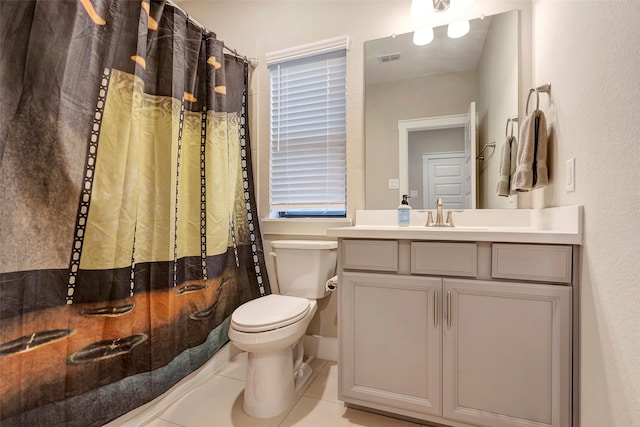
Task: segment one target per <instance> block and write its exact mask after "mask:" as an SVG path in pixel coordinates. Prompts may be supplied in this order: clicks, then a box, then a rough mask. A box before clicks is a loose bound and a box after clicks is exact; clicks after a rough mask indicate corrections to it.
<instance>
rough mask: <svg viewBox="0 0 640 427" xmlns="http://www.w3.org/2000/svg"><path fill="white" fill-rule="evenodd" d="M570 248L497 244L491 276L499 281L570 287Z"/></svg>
mask: <svg viewBox="0 0 640 427" xmlns="http://www.w3.org/2000/svg"><path fill="white" fill-rule="evenodd" d="M571 249H572V248H571V246H561V245H520V244H507V243H494V244H493V250H492V265H491V275H492V276H493V277H494V278H498V279H516V280H535V281H538V282H552V283H571V261H572V260H571V257H572V255H571Z"/></svg>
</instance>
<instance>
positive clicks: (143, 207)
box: [0, 0, 270, 427]
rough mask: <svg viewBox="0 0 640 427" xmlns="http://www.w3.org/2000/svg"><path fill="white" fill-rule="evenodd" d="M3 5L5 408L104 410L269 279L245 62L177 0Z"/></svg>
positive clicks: (1, 409) (1, 352)
mask: <svg viewBox="0 0 640 427" xmlns="http://www.w3.org/2000/svg"><path fill="white" fill-rule="evenodd" d="M0 8H1V9H0V61H1V62H0V108H1V110H0V189H1V190H0V191H1V192H2V199H1V201H0V425H2V426H3V427H9V426H29V427H32V426H62V425H64V426H99V425H103V424H105V423H106V422H108V421H110V420H113V419H115V418H117V417H118V416H120V415H122V414H123V413H125V412H128V411H130V410H131V409H133V408H135V407H138V406H140V405H142V404H144V403H145V402H148V401H150V400H151V399H153V398H155V397H157V396H159V395H160V394H162V393H163V392H165V391H166V390H167V389H169V388H170V387H171V386H172V385H174V384H176V383H177V382H178V381H179V380H180V379H182V378H184V377H185V376H186V375H188V374H189V373H191V372H193V371H194V370H196V369H197V368H198V367H200V366H202V365H203V364H204V363H205V362H206V361H207V360H208V359H209V358H211V357H212V356H213V355H214V354H215V353H216V352H217V351H218V350H219V349H220V348H221V347H222V346H223V345H224V344H225V343H227V342H228V337H227V330H228V324H229V319H230V315H231V313H232V312H233V310H234V309H235V308H236V307H238V306H239V305H240V304H242V303H244V302H246V301H248V300H251V299H254V298H257V297H260V296H262V295H265V294H268V293H269V292H270V289H269V283H268V279H267V276H266V269H265V265H264V256H263V251H262V243H261V240H260V231H259V227H258V220H257V215H256V204H255V198H254V188H253V182H252V171H251V158H250V153H251V148H250V146H249V132H248V117H247V110H248V109H247V86H248V67H247V64H246V61H244V60H242V59H240V58H238V57H236V55H232V54H230V53H226V54H225V51H224V49H225V48H224V43H223V42H222V41H219V40H218V39H217V38H216V35H215V34H213V33H212V32H210V31H207V30H205V29H203V28H201V27H200V26H198V25H197V24H195V23H193V22H192V21H191V20H189V19H188V17H187V16H186V15H185V13H184V12H182V11H181V10H180V9H178V8H177V7H174V6H173V5H172V4H165V2H164V1H157V0H151V1H149V0H141V1H138V0H135V1H134V0H58V1H50V0H40V1H37V0H31V1H29V0H21V1H2V2H0Z"/></svg>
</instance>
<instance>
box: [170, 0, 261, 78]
mask: <svg viewBox="0 0 640 427" xmlns="http://www.w3.org/2000/svg"><path fill="white" fill-rule="evenodd" d="M167 3H168V4H170V5H171V6H173V7H175V8H176V9H178V10H180V11H182V13H184V14H185V15H186V17H187V20H189V21H191V23H192V24H194V25H197V26H198V27H200V28H202V29H203V30H207V31H208V29H207V27H205V26H204V25H202V24H201V23H199V22H198V21H196V20H195V19H194V18H193V17H191V16H190V15H189V14H188V13H187V12H185V11H184V10H183V9H182V8H181V7H180V6H178V5H177V4H175V3H174V2H173V1H171V0H167ZM222 45H223V46H224V48H225V49H227V50H228V51H229V52H231V53H232V54H234V55H235V56H236V57H237V58H240V59H242V60H243V61H244V62H246V63H247V64H249V66H250V67H251V68H256V67H257V66H258V60H257V59H256V58H247V57H246V56H245V55H241V54H239V53H238V51H237V50H235V49H233V48H231V47H229V46H227V44H226V43H225V42H222Z"/></svg>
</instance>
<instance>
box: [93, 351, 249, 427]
mask: <svg viewBox="0 0 640 427" xmlns="http://www.w3.org/2000/svg"><path fill="white" fill-rule="evenodd" d="M240 353H242V351H240V350H239V349H238V348H237V347H236V346H235V345H233V344H232V343H230V342H229V343H227V344H225V345H224V346H223V347H222V348H221V349H220V350H218V352H217V353H216V354H215V355H214V356H213V357H212V358H211V359H209V360H208V361H207V363H205V364H204V365H202V366H201V367H200V368H199V369H198V370H196V371H193V372H192V373H191V374H189V375H187V376H186V377H184V378H183V379H182V380H181V381H180V382H178V383H177V384H176V385H174V386H173V387H171V388H170V389H169V390H167V391H166V392H164V393H163V394H161V395H160V396H158V397H156V398H155V399H153V400H152V401H150V402H147V403H145V404H144V405H142V406H140V407H138V408H136V409H134V410H133V411H130V412H127V413H126V414H124V415H122V416H121V417H119V418H116V419H115V420H113V421H111V422H110V423H107V424H105V425H104V426H103V427H138V426H142V425H145V424H147V423H148V422H150V421H151V420H153V419H154V418H156V417H158V416H159V415H160V414H161V413H162V412H163V411H164V410H166V409H167V408H168V407H169V406H170V405H171V404H172V403H174V402H176V401H177V400H178V399H180V398H181V397H183V396H185V395H186V394H187V393H189V392H191V391H192V390H194V389H195V388H196V387H198V386H199V385H200V384H201V383H202V382H204V381H206V380H207V379H208V378H209V377H210V376H211V375H213V374H214V373H215V372H216V371H219V370H220V369H222V368H223V367H224V366H226V365H227V364H228V363H229V362H231V360H233V358H235V357H236V356H237V355H238V354H240Z"/></svg>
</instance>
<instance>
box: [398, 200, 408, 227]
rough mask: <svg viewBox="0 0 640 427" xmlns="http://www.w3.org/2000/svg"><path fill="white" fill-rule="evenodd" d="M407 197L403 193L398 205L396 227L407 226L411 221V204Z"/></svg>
mask: <svg viewBox="0 0 640 427" xmlns="http://www.w3.org/2000/svg"><path fill="white" fill-rule="evenodd" d="M408 198H409V196H408V195H406V194H405V195H403V196H402V202H401V203H400V205H399V206H398V227H408V226H409V224H410V223H411V206H409V201H408V200H407V199H408Z"/></svg>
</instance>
